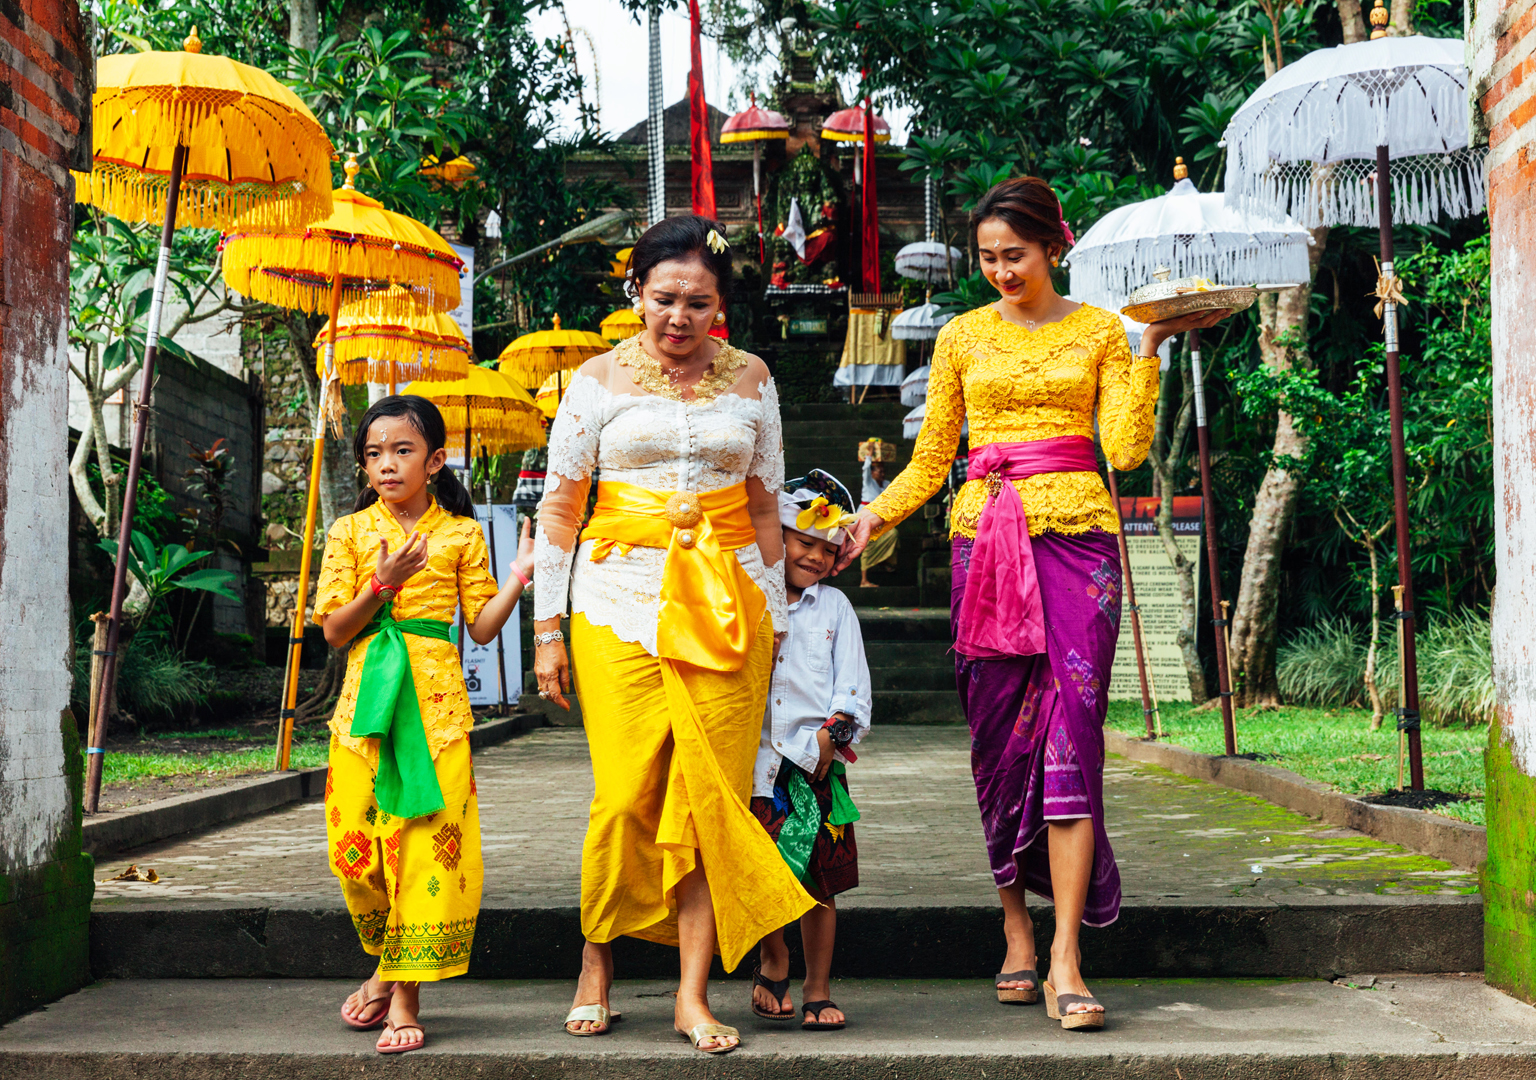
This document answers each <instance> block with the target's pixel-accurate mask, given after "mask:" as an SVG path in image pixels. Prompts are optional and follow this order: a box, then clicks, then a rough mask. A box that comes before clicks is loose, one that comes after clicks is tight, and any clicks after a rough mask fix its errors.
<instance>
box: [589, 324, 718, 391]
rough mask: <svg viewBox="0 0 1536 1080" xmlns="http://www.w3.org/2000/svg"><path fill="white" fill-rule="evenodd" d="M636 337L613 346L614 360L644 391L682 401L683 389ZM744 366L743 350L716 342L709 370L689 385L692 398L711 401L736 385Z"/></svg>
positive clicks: (638, 337)
mask: <svg viewBox="0 0 1536 1080" xmlns="http://www.w3.org/2000/svg"><path fill="white" fill-rule="evenodd" d="M640 337H641V335H640V334H636V335H635V336H634V337H630V338H625V339H624V340H623V341H621V342H619V344H618V345H616V346H614V350H613V357H614V359H615V360H617V361H618V362H619V363H620V364H621V365H622V366H624V367H627V368H629V369H630V371H632V372H633V375H631V378H633V379H634V380H635V385H636V386H638V387H640V389H642V390H644V391H645V392H646V393H648V394H655V395H656V396H657V397H661V398H667V399H668V400H670V401H682V400H684V398H683V392H682V391H681V390H679V389H678V388H677V387H676V386H675V385H674V384H673V382H672V380H671V379H669V378H667V376H666V375H665V374H664V373H663V372H662V370H661V361H660V360H658V359H656V358H655V357H654V356H652V355H651V354H650V353H648V352H646V351H645V347H644V346H642V345H641V344H640ZM746 366H747V354H746V353H744V352H742V351H741V350H740V349H738V348H736V346H734V345H732V344H731V343H730V342H728V341H722V342H720V349H719V351H718V352H716V353H715V358H714V360H713V361H711V363H710V370H709V371H707V372H705V374H704V377H703V378H702V379H700V380H699V381H698V383H697V384H696V385H695V386H693V387H692V390H693V398H692V400H693V401H695V402H700V401H713V400H714V399H715V398H717V397H719V396H720V395H721V394H723V393H725V392H726V391H727V390H729V389H730V388H731V387H733V386H735V385H736V380H737V379H738V378H739V377H740V375H741V369H742V368H744V367H746Z"/></svg>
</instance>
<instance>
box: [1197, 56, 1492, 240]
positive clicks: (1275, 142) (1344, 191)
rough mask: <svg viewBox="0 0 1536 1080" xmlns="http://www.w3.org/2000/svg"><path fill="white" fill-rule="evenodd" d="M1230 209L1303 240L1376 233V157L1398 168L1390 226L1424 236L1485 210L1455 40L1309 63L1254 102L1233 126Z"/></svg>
mask: <svg viewBox="0 0 1536 1080" xmlns="http://www.w3.org/2000/svg"><path fill="white" fill-rule="evenodd" d="M1223 143H1224V145H1225V146H1226V148H1227V178H1226V189H1227V198H1228V199H1229V200H1231V201H1233V202H1235V203H1237V204H1239V205H1242V206H1244V207H1246V208H1248V209H1264V210H1268V211H1269V212H1271V213H1282V214H1283V213H1289V214H1292V215H1293V216H1295V217H1296V219H1297V220H1298V221H1299V222H1300V223H1301V224H1302V225H1304V226H1306V227H1307V228H1316V227H1318V226H1321V225H1362V226H1368V227H1374V226H1375V225H1376V224H1377V220H1378V219H1377V210H1376V190H1375V188H1376V185H1375V184H1374V183H1372V182H1371V174H1372V173H1373V172H1374V170H1375V168H1376V148H1377V147H1379V146H1385V147H1388V148H1389V150H1390V154H1391V160H1392V162H1393V167H1392V169H1391V173H1392V176H1391V181H1392V215H1393V216H1392V220H1393V221H1394V222H1396V223H1399V224H1401V223H1408V224H1416V225H1424V224H1429V223H1431V222H1433V221H1434V220H1435V219H1436V218H1437V217H1439V216H1440V215H1441V214H1442V213H1444V214H1449V215H1451V216H1452V217H1468V216H1470V215H1472V214H1476V213H1479V212H1480V211H1481V210H1482V209H1483V207H1484V206H1485V205H1486V203H1487V190H1488V181H1487V176H1486V174H1485V173H1484V167H1483V162H1484V158H1485V156H1486V152H1485V151H1484V150H1483V149H1482V148H1469V147H1468V145H1467V143H1468V138H1467V67H1466V63H1465V60H1464V48H1463V45H1462V42H1461V40H1460V39H1459V38H1427V37H1424V36H1422V35H1418V34H1415V35H1412V36H1409V37H1381V38H1376V39H1374V40H1371V41H1357V42H1355V43H1354V44H1352V45H1340V46H1337V47H1336V48H1332V49H1319V50H1317V51H1316V52H1311V53H1308V54H1307V55H1306V56H1304V57H1302V58H1301V59H1300V60H1298V61H1296V62H1295V63H1293V64H1287V65H1286V66H1285V67H1283V68H1281V69H1280V70H1279V71H1278V72H1276V73H1275V74H1274V75H1273V76H1272V77H1271V78H1269V79H1267V80H1265V82H1264V85H1263V86H1260V87H1259V88H1258V90H1256V91H1254V93H1253V94H1252V96H1250V97H1249V98H1248V100H1247V101H1245V102H1244V103H1243V105H1242V107H1241V108H1239V109H1238V110H1237V112H1236V113H1235V114H1234V115H1233V117H1232V122H1231V123H1230V124H1228V125H1227V130H1226V133H1225V136H1224V139H1223Z"/></svg>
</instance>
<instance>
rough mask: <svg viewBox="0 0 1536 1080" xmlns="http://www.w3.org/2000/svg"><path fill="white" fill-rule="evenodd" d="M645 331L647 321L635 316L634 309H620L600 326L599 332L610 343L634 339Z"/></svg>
mask: <svg viewBox="0 0 1536 1080" xmlns="http://www.w3.org/2000/svg"><path fill="white" fill-rule="evenodd" d="M644 329H645V320H644V319H642V318H641V317H640V316H638V315H636V314H635V309H634V308H619V310H618V311H615V312H614V313H613V314H612V315H610V316H608V317H607V318H606V319H604V320H603V321H602V323H601V324H599V325H598V330H599V331H601V332H602V335H603V337H605V338H607V339H608V340H609V341H623V340H624V339H625V338H632V337H634V336H635V335H636V334H638V333H639V332H640V331H642V330H644Z"/></svg>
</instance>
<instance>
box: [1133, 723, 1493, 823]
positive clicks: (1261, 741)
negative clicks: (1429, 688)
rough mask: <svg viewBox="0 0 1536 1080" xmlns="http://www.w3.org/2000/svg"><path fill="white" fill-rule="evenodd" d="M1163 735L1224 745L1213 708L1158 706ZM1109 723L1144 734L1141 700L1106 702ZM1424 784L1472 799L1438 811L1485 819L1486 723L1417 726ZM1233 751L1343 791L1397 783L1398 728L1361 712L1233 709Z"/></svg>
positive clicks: (1203, 746) (1214, 747) (1212, 748)
mask: <svg viewBox="0 0 1536 1080" xmlns="http://www.w3.org/2000/svg"><path fill="white" fill-rule="evenodd" d="M1160 711H1161V715H1162V724H1163V734H1164V737H1165V738H1166V739H1167V740H1168V741H1169V742H1173V743H1176V744H1178V745H1179V746H1187V747H1189V749H1191V750H1198V751H1200V752H1201V753H1204V754H1220V753H1223V752H1224V750H1225V745H1224V742H1223V739H1222V730H1221V713H1220V711H1219V710H1215V709H1212V710H1209V711H1206V712H1198V713H1197V712H1192V711H1191V710H1190V707H1189V705H1188V704H1185V703H1178V702H1170V703H1168V704H1166V705H1163V706H1161V710H1160ZM1107 723H1108V726H1109V727H1110V728H1111V729H1112V730H1114V731H1118V732H1120V733H1122V734H1124V735H1133V736H1135V735H1142V734H1144V733H1145V732H1146V721H1145V719H1144V718H1143V716H1142V712H1141V703H1140V702H1139V701H1112V702H1110V704H1109V719H1108V721H1107ZM1420 738H1421V741H1422V744H1423V749H1424V786H1425V787H1427V788H1437V789H1439V790H1441V791H1455V792H1460V793H1463V794H1466V795H1472V796H1475V798H1473V799H1470V800H1468V801H1467V802H1461V803H1447V804H1445V805H1444V806H1441V807H1438V808H1437V810H1436V812H1437V813H1441V814H1446V815H1448V816H1450V817H1454V818H1459V819H1460V820H1462V821H1470V822H1472V823H1473V824H1476V825H1482V824H1484V823H1485V822H1484V817H1483V750H1484V748H1485V747H1486V746H1487V745H1488V729H1487V728H1486V727H1470V728H1469V727H1431V726H1430V725H1428V724H1425V725H1424V727H1423V728H1422V730H1421V731H1420ZM1237 749H1238V752H1239V753H1243V754H1250V753H1259V754H1267V755H1273V757H1271V758H1266V759H1265V760H1266V761H1267V762H1269V763H1271V764H1274V765H1277V766H1279V767H1280V768H1283V769H1289V770H1290V771H1291V772H1294V773H1300V774H1301V775H1302V776H1305V777H1306V778H1307V779H1309V780H1317V781H1320V782H1322V783H1325V784H1330V785H1332V786H1333V787H1334V788H1336V789H1338V790H1339V791H1342V792H1344V793H1345V794H1348V795H1370V794H1375V793H1377V792H1382V791H1390V790H1392V789H1395V788H1396V787H1397V729H1396V728H1395V727H1394V726H1393V720H1392V718H1391V717H1388V718H1387V720H1386V721H1385V722H1384V723H1383V724H1382V728H1381V730H1380V731H1374V732H1373V731H1372V730H1371V714H1370V711H1369V710H1367V709H1310V708H1300V707H1292V706H1287V707H1285V708H1283V709H1278V710H1275V711H1271V712H1258V711H1252V710H1250V711H1245V712H1240V713H1238V714H1237Z"/></svg>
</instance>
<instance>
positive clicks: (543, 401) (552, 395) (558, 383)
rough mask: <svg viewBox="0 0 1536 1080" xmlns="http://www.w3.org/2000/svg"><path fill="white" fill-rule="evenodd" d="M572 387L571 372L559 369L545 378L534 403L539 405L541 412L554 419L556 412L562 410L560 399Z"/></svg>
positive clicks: (534, 397)
mask: <svg viewBox="0 0 1536 1080" xmlns="http://www.w3.org/2000/svg"><path fill="white" fill-rule="evenodd" d="M570 388H571V372H569V371H557V372H555V373H554V374H553V375H551V376H550V377H549V378H547V379H545V380H544V383H543V385H541V386H540V387H539V392H538V393H537V394H534V395H533V403H534V404H535V405H537V406H538V407H539V412H541V413H543V414H544V415H545V416H546V417H548V418H549V419H550V420H553V419H554V418H555V413H557V412H559V411H560V399H561V398H563V397H564V396H565V392H566V391H567V390H569V389H570Z"/></svg>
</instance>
